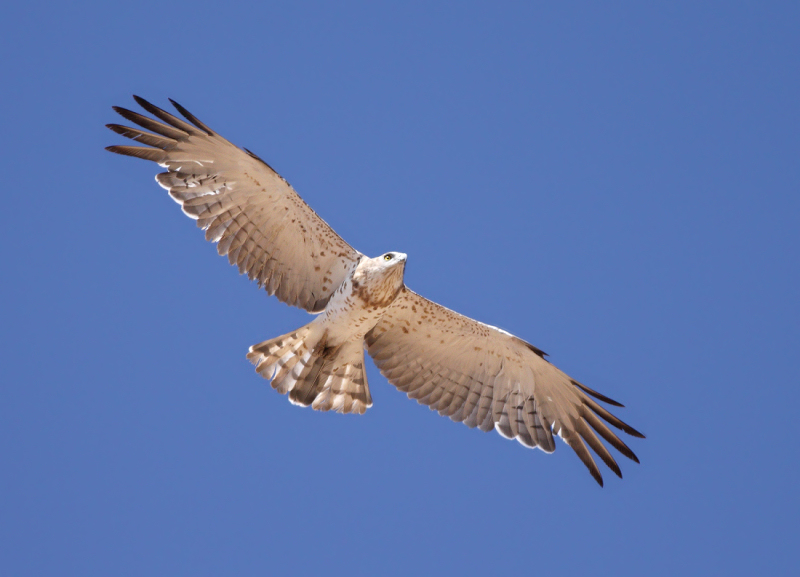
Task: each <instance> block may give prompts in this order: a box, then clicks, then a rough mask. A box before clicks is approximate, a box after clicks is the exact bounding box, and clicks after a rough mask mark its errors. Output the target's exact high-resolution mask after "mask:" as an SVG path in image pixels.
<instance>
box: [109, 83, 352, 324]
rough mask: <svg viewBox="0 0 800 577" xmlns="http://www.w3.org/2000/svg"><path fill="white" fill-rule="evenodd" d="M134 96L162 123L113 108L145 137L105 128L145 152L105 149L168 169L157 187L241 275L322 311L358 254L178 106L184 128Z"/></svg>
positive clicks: (254, 161)
mask: <svg viewBox="0 0 800 577" xmlns="http://www.w3.org/2000/svg"><path fill="white" fill-rule="evenodd" d="M134 98H135V99H136V102H138V103H139V105H140V106H141V107H142V108H144V109H145V110H146V111H147V112H149V113H150V114H152V115H153V116H155V117H156V118H158V119H159V120H160V121H161V122H159V120H153V119H152V118H149V117H147V116H144V115H142V114H139V113H137V112H133V111H131V110H127V109H125V108H120V107H114V110H115V111H116V112H118V113H119V114H120V115H121V116H122V117H124V118H126V119H127V120H129V121H131V122H134V123H135V124H138V125H139V126H141V127H142V128H144V129H145V130H147V131H150V132H145V131H143V130H140V129H138V128H130V127H126V126H121V125H118V124H109V125H108V128H110V129H111V130H113V131H114V132H116V133H118V134H121V135H123V136H126V137H128V138H130V139H132V140H134V141H136V142H138V143H140V144H143V145H145V146H109V147H108V148H107V150H110V151H111V152H116V153H118V154H124V155H127V156H135V157H137V158H143V159H145V160H152V161H154V162H157V163H158V164H160V165H161V166H164V167H166V168H167V170H168V171H167V172H164V173H161V174H159V175H158V176H157V177H156V180H157V181H158V183H159V184H160V185H161V186H163V187H164V188H166V189H167V190H168V191H169V194H170V196H171V197H172V198H173V199H174V200H175V201H177V202H178V203H179V204H180V205H181V206H182V208H183V211H184V212H185V213H186V214H187V215H188V216H190V217H191V218H193V219H195V220H196V221H197V226H199V227H200V228H202V229H204V230H205V231H206V239H208V240H211V241H214V242H217V243H218V245H217V250H218V251H219V253H220V254H222V255H227V256H228V260H229V261H230V263H231V264H233V265H235V266H237V267H238V269H239V272H240V273H242V274H247V276H248V277H249V278H250V279H254V280H256V281H257V282H258V284H259V286H262V287H264V288H265V289H266V290H267V291H268V292H269V293H270V294H274V295H276V296H277V297H278V298H279V299H280V300H281V301H283V302H285V303H287V304H290V305H294V306H298V307H301V308H304V309H306V310H307V311H309V312H319V311H321V310H323V309H324V308H325V305H326V304H327V302H328V300H329V299H330V297H331V295H332V294H333V292H334V291H335V290H336V289H337V288H338V287H339V285H340V284H341V283H342V282H343V281H344V279H345V278H346V277H347V276H349V275H350V273H351V272H352V270H353V269H354V268H355V267H356V265H357V264H358V261H359V259H360V258H361V256H362V255H361V253H360V252H358V251H357V250H355V249H354V248H353V247H351V246H350V245H349V244H347V243H346V242H345V241H344V240H342V238H341V237H340V236H339V235H337V234H336V233H335V232H334V231H333V229H332V228H331V227H330V226H329V225H328V224H327V223H326V222H325V221H324V220H322V219H321V218H320V217H319V216H317V214H316V213H315V212H314V211H313V210H312V209H311V208H310V207H309V206H308V205H307V204H306V203H305V202H304V201H303V199H301V198H300V196H298V194H297V193H296V192H295V191H294V190H293V189H292V187H291V186H289V183H287V182H286V181H285V180H284V179H283V178H281V176H280V175H278V173H277V172H275V171H274V170H273V169H272V168H271V167H270V166H269V165H268V164H267V163H266V162H264V161H263V160H261V159H260V158H258V157H257V156H256V155H254V154H253V153H251V152H249V151H245V150H242V149H241V148H238V147H236V146H234V145H233V144H231V143H230V142H228V141H227V140H225V139H224V138H222V137H221V136H219V135H217V134H216V133H215V132H213V131H212V130H211V129H210V128H208V126H206V125H205V124H203V123H202V122H200V121H199V120H198V119H197V118H196V117H195V116H194V115H193V114H191V113H190V112H189V111H187V110H186V109H185V108H184V107H182V106H181V105H179V104H177V103H176V102H172V101H171V102H172V104H173V105H174V106H175V108H176V109H177V110H178V112H180V113H181V114H182V115H183V116H184V117H185V118H186V119H187V120H188V121H189V122H185V121H184V120H181V119H180V118H178V117H176V116H174V115H172V114H170V113H169V112H166V111H165V110H162V109H160V108H158V107H157V106H154V105H153V104H151V103H149V102H147V101H146V100H144V99H143V98H140V97H138V96H135V97H134ZM190 123H191V124H190Z"/></svg>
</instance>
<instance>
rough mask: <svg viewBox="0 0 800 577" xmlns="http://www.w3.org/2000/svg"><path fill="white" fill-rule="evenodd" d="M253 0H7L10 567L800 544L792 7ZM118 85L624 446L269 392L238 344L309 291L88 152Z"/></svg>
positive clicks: (139, 566)
mask: <svg viewBox="0 0 800 577" xmlns="http://www.w3.org/2000/svg"><path fill="white" fill-rule="evenodd" d="M250 4H251V6H248V7H245V6H242V5H240V4H239V3H236V2H229V3H223V4H219V3H215V2H214V3H212V2H198V1H195V2H149V1H144V2H138V3H113V4H112V3H98V4H92V3H86V2H76V3H71V4H69V5H64V6H61V7H54V6H53V5H52V3H36V2H32V3H26V4H25V5H24V7H23V4H22V3H17V4H14V5H11V6H9V7H7V8H6V9H5V11H4V21H5V23H6V26H5V27H4V28H5V31H4V34H3V36H2V37H1V38H0V50H1V51H2V58H0V72H1V73H2V78H3V79H4V82H3V83H2V85H3V86H2V87H0V95H2V96H1V97H0V98H2V103H3V106H2V111H1V112H0V115H2V129H3V138H2V139H1V140H0V146H1V147H2V159H3V161H2V162H3V166H2V168H3V177H4V179H5V186H4V195H3V198H4V203H3V208H4V214H5V219H4V223H3V227H2V229H0V230H1V232H0V234H1V235H2V239H3V245H4V246H5V247H6V250H5V251H4V253H3V256H2V257H1V258H2V269H3V282H2V283H1V284H0V292H2V296H3V298H2V300H1V301H0V302H2V305H0V307H2V310H0V313H1V314H2V323H0V340H1V343H0V344H2V347H0V359H1V360H2V366H3V369H4V371H3V372H4V375H3V379H2V380H3V384H2V386H0V439H2V443H0V567H2V571H0V572H2V573H3V574H5V575H82V576H93V575H117V576H125V575H264V574H273V575H278V574H287V573H288V572H289V571H291V572H292V574H296V575H320V574H330V575H344V574H347V575H404V576H405V575H413V574H423V575H424V574H464V575H470V574H490V573H491V574H559V575H577V574H583V573H589V572H591V573H592V574H606V573H611V572H612V571H613V572H614V574H616V575H637V576H640V575H675V574H677V573H679V572H680V574H689V575H692V574H693V575H703V574H718V575H737V574H740V575H752V574H755V573H763V572H768V573H769V574H771V575H790V574H797V572H798V570H799V569H798V563H797V560H796V555H795V554H794V549H795V547H796V544H797V542H798V539H799V538H800V535H799V534H798V532H799V531H798V527H800V524H798V518H799V516H800V500H799V499H798V494H797V478H798V464H797V461H798V448H797V438H798V434H799V433H800V427H799V426H798V424H797V417H796V412H797V406H798V405H800V393H798V390H799V389H798V385H799V383H798V376H797V364H798V362H797V359H798V346H799V345H800V334H799V333H800V322H799V320H798V319H799V318H800V314H799V313H800V299H798V288H797V287H798V282H799V281H800V274H799V273H800V271H799V270H798V263H799V262H800V254H798V253H799V252H800V251H799V250H798V247H800V233H799V232H798V225H799V224H800V200H798V192H800V170H799V169H798V167H800V163H799V162H798V152H800V109H799V107H798V102H800V78H799V77H798V57H800V36H798V34H797V22H798V21H800V9H798V6H797V4H796V3H790V2H785V3H781V2H773V3H768V4H758V3H752V2H750V3H744V2H716V3H711V2H709V3H696V2H663V3H657V2H649V3H633V2H629V3H603V5H602V6H601V5H600V4H599V3H572V4H570V5H568V6H567V5H564V4H561V3H558V4H557V3H544V2H514V3H512V2H495V3H488V2H485V3H477V2H460V3H447V2H433V1H428V2H424V3H423V2H419V3H418V2H385V3H370V2H338V3H332V2H331V3H321V2H320V3H311V2H279V3H275V2H263V3H250ZM133 93H136V94H140V95H142V96H144V97H146V98H148V99H151V100H152V101H153V102H155V103H156V104H159V105H162V106H165V105H166V104H167V97H172V98H174V99H176V100H177V101H179V102H180V103H181V104H183V105H184V106H186V107H187V108H188V109H189V110H191V111H192V112H193V113H194V114H196V115H197V116H198V117H199V118H200V119H201V120H203V121H204V122H206V123H207V124H208V125H210V126H211V127H212V128H214V129H215V130H217V131H218V132H220V133H221V134H222V135H224V136H225V137H227V138H228V139H229V140H231V141H233V142H234V143H236V144H239V145H241V146H246V147H248V148H250V149H251V150H253V151H254V152H256V153H257V154H259V155H260V156H262V157H263V158H264V159H266V160H267V161H268V162H269V163H270V164H271V165H273V166H274V167H275V168H276V169H277V170H278V171H279V172H280V173H281V174H282V175H284V176H285V177H286V178H287V179H288V180H289V181H290V182H291V183H292V184H293V185H294V187H295V188H296V189H297V190H298V192H299V193H300V194H301V195H302V196H303V197H304V198H305V199H306V200H307V202H308V203H309V204H310V205H311V206H312V207H313V208H314V209H315V210H316V211H317V212H318V213H319V214H320V215H321V216H322V217H323V218H325V219H326V220H327V221H328V222H329V223H330V224H331V225H332V226H333V227H334V228H335V229H336V230H337V232H339V233H340V234H341V235H342V236H343V237H344V238H345V239H346V240H348V241H349V242H350V243H351V244H352V245H353V246H355V247H356V248H358V249H359V250H361V251H362V252H365V253H367V254H370V255H376V254H380V253H383V252H385V251H388V250H398V251H402V252H406V253H408V255H409V264H408V267H407V271H406V282H407V283H408V285H409V286H411V287H412V288H414V289H415V290H416V291H418V292H420V293H422V294H424V295H425V296H427V297H429V298H431V299H433V300H436V301H438V302H440V303H442V304H444V305H446V306H448V307H450V308H453V309H455V310H458V311H460V312H462V313H464V314H467V315H469V316H472V317H474V318H477V319H479V320H482V321H485V322H488V323H491V324H494V325H497V326H500V327H503V328H505V329H506V330H509V331H511V332H513V333H515V334H517V335H519V336H520V337H522V338H524V339H526V340H528V341H530V342H531V343H533V344H534V345H536V346H538V347H540V348H542V349H543V350H545V351H547V352H548V353H549V354H550V358H551V360H552V361H553V362H554V363H555V364H557V365H558V366H559V367H561V368H562V369H564V370H565V371H567V372H568V373H569V374H570V375H572V376H574V377H575V378H577V379H579V380H581V381H583V382H585V383H586V384H587V385H589V386H591V387H593V388H595V389H597V390H599V391H601V392H603V393H605V394H607V395H609V396H611V397H612V398H615V399H617V400H619V401H621V402H623V403H625V405H626V408H625V409H620V410H619V411H617V413H618V414H619V415H620V417H622V418H623V419H624V420H625V421H627V422H629V423H630V424H631V425H633V426H634V427H636V428H637V429H639V430H641V431H642V432H644V433H645V434H646V435H647V437H648V438H647V439H646V440H637V439H630V446H631V447H632V448H633V450H634V451H635V452H636V453H637V454H638V455H639V457H640V459H641V465H636V464H634V463H631V462H629V461H627V460H625V459H621V460H620V464H621V466H622V469H623V474H624V479H623V480H619V479H617V478H616V477H615V476H614V475H612V474H610V472H609V471H608V470H607V469H604V476H605V478H606V486H605V488H603V489H600V488H598V487H597V486H596V485H595V483H594V481H593V480H592V478H591V476H590V475H589V474H588V473H587V472H586V470H585V468H584V467H583V465H582V464H581V463H580V461H579V460H578V459H577V458H576V457H575V455H574V454H573V453H572V452H571V451H570V450H569V448H567V447H566V446H565V445H564V444H563V443H561V444H560V445H559V447H558V449H557V450H556V452H555V453H554V454H553V455H549V456H548V455H545V454H544V453H542V452H540V451H530V450H526V449H524V448H522V447H521V446H520V445H519V444H517V443H514V442H510V441H506V440H504V439H502V438H501V437H499V436H498V435H497V434H494V433H492V434H485V433H480V432H478V431H476V430H469V429H468V428H466V427H464V426H463V425H458V424H454V423H452V422H451V421H449V420H448V419H444V418H441V417H439V416H437V415H436V414H435V413H432V412H431V411H429V410H428V409H427V408H425V407H422V406H419V405H417V404H416V403H415V402H413V401H410V400H408V399H406V398H405V395H403V394H401V393H399V392H397V391H396V390H394V388H393V387H392V386H391V385H389V384H388V383H387V382H386V380H385V379H384V378H383V377H381V376H380V374H379V373H378V372H377V370H375V368H374V366H373V365H372V364H371V363H370V364H369V369H368V377H369V381H370V385H371V390H372V395H373V399H374V406H373V407H372V408H371V409H370V410H369V411H368V412H367V414H366V415H364V416H363V417H354V416H340V415H333V414H320V413H316V412H313V411H311V410H310V409H300V408H297V407H294V406H291V405H290V404H289V403H288V402H287V400H286V399H285V398H284V397H281V396H280V395H278V394H277V393H275V392H274V391H273V390H272V389H271V388H270V387H269V385H268V383H267V382H266V381H264V380H262V379H261V378H260V377H259V376H258V375H257V374H256V373H255V372H254V371H253V368H252V366H251V365H250V364H249V363H248V362H247V361H246V359H245V353H246V351H247V347H248V346H250V345H251V344H253V343H256V342H259V341H262V340H265V339H267V338H270V337H273V336H277V335H279V334H283V333H285V332H288V331H289V330H292V329H294V328H296V327H298V326H300V325H302V324H305V323H306V322H308V321H309V317H308V316H307V315H306V314H305V313H303V312H302V311H299V310H297V309H290V308H289V307H287V306H285V305H283V304H281V303H279V302H277V300H275V299H273V298H269V297H268V296H267V295H266V294H265V293H264V292H263V291H259V290H258V289H257V287H256V285H255V284H253V283H250V282H248V281H247V279H246V278H244V277H240V276H238V275H237V273H236V271H235V269H233V268H232V267H230V266H228V265H227V263H226V261H225V260H224V259H222V258H220V257H218V256H217V255H216V252H215V250H214V248H213V247H211V246H209V245H208V244H207V243H205V242H204V241H203V239H202V234H201V232H200V231H198V230H197V229H196V228H195V227H194V226H193V223H192V222H191V221H190V220H189V219H187V218H186V217H185V216H183V215H182V214H181V212H180V210H178V207H177V206H176V205H175V204H174V203H173V202H172V201H171V200H170V199H169V198H168V197H167V195H166V193H165V192H164V191H163V190H162V189H161V188H160V187H158V186H157V185H156V183H155V182H154V180H153V177H154V175H155V174H156V172H157V169H158V167H156V166H155V165H153V164H150V163H145V162H143V161H137V160H134V159H129V158H123V157H119V156H115V155H111V154H109V153H107V152H105V151H104V150H103V148H104V147H105V146H107V145H109V144H115V143H116V144H119V143H121V142H122V140H123V139H122V138H121V137H118V136H117V135H115V134H112V133H111V132H109V131H108V130H107V129H105V128H104V124H106V123H109V122H118V121H119V117H117V116H116V115H115V114H114V113H113V112H112V111H111V106H112V105H121V106H126V107H134V106H135V104H134V103H133V101H132V99H131V94H133ZM626 440H627V439H626ZM622 461H625V462H624V463H623V462H622Z"/></svg>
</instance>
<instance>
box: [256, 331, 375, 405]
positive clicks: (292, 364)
mask: <svg viewBox="0 0 800 577" xmlns="http://www.w3.org/2000/svg"><path fill="white" fill-rule="evenodd" d="M312 328H313V327H312V325H311V324H309V325H306V326H304V327H302V328H300V329H297V330H296V331H294V332H291V333H289V334H286V335H283V336H280V337H277V338H274V339H270V340H268V341H264V342H263V343H259V344H257V345H253V346H252V347H250V352H249V353H248V354H247V358H248V360H249V361H250V362H251V363H253V364H254V365H256V371H257V372H258V373H259V374H260V375H261V376H262V377H264V378H265V379H269V380H271V381H272V383H271V384H272V388H274V389H275V390H276V391H278V392H279V393H281V394H286V393H289V401H291V402H292V403H293V404H295V405H302V406H304V407H307V406H309V405H311V408H313V409H316V410H318V411H330V410H334V411H337V412H339V413H359V414H363V413H364V411H366V410H367V409H368V408H369V407H371V406H372V396H371V395H370V393H369V386H368V384H367V374H366V372H365V370H364V348H363V344H362V342H360V341H359V342H345V343H343V344H339V345H335V346H333V345H330V344H329V343H328V339H327V333H323V334H322V335H321V336H319V334H318V333H316V331H313V330H312Z"/></svg>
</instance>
